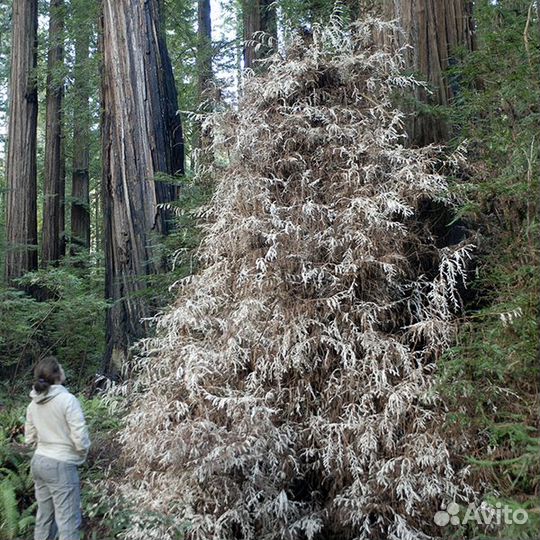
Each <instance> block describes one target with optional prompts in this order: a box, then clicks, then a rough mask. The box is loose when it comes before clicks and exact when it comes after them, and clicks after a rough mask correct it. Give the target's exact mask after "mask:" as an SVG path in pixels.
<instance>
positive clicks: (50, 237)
mask: <svg viewBox="0 0 540 540" xmlns="http://www.w3.org/2000/svg"><path fill="white" fill-rule="evenodd" d="M49 17H50V18H49V50H48V54H47V93H46V94H47V96H46V100H47V118H46V127H45V180H44V188H43V191H44V201H43V242H42V264H43V266H44V267H46V266H48V265H49V264H50V263H56V262H57V261H58V260H59V259H60V257H61V256H62V255H64V254H65V233H64V229H65V219H64V198H65V197H64V195H65V158H64V144H63V129H62V116H63V101H64V81H63V73H62V71H63V66H64V0H51V5H50V14H49Z"/></svg>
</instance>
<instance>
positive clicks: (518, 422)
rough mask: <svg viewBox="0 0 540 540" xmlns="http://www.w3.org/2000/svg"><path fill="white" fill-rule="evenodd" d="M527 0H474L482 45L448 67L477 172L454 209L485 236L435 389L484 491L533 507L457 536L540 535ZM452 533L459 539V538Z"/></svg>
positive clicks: (538, 282) (537, 56) (537, 285)
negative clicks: (521, 518)
mask: <svg viewBox="0 0 540 540" xmlns="http://www.w3.org/2000/svg"><path fill="white" fill-rule="evenodd" d="M530 5H531V3H530V2H527V1H524V0H520V1H517V2H512V3H510V2H497V3H494V2H489V1H488V0H480V1H478V2H477V3H475V10H476V11H475V13H476V19H477V22H478V28H477V37H478V44H477V50H476V51H475V52H474V53H472V54H468V55H466V56H465V57H464V59H463V60H462V62H461V63H460V64H459V65H458V66H456V67H455V68H454V69H453V71H452V76H453V77H454V78H455V79H454V80H456V81H459V84H460V92H459V95H458V96H457V97H456V102H455V103H454V106H453V107H451V108H450V109H449V111H448V118H449V119H450V121H451V123H452V127H453V130H454V132H455V133H458V134H459V135H458V136H456V139H455V140H454V141H453V143H454V144H455V145H456V146H457V145H458V144H461V143H463V142H464V141H465V142H466V144H467V146H468V148H469V156H468V160H469V164H470V171H469V172H468V177H467V179H466V181H465V182H463V183H461V184H460V185H459V186H458V187H457V188H456V189H457V191H458V194H459V196H460V197H461V198H462V201H463V203H462V205H461V208H460V209H459V210H458V212H457V218H459V219H461V220H463V221H464V222H465V223H466V224H467V226H468V227H469V229H471V231H472V240H471V241H472V242H474V243H475V244H476V245H477V250H476V267H475V268H473V269H472V270H471V280H470V283H469V293H468V294H469V297H470V298H471V299H470V301H469V303H468V305H467V306H466V311H465V314H464V316H463V318H462V319H461V320H460V321H459V324H458V334H457V340H456V343H455V346H454V347H452V348H451V349H450V350H449V351H448V352H447V353H446V354H445V356H444V358H443V360H442V362H441V364H440V381H439V388H440V391H441V393H442V395H443V397H444V398H445V400H446V402H447V405H448V407H449V416H448V417H449V430H450V432H451V429H452V425H456V424H457V425H458V427H459V429H462V428H465V429H466V430H467V433H468V434H469V435H468V448H467V451H466V455H465V456H463V458H464V460H465V461H466V462H468V463H469V465H470V467H471V473H472V478H473V479H474V481H475V485H476V487H477V488H478V490H479V493H480V494H481V495H482V497H483V499H484V500H486V501H489V502H490V503H491V504H492V505H496V504H499V505H503V506H504V505H508V506H509V507H511V508H514V509H517V508H521V509H525V510H527V512H528V516H529V519H528V521H527V522H526V523H525V524H523V525H516V524H506V525H503V526H501V527H496V528H495V529H493V530H491V531H490V530H487V531H486V530H482V529H481V528H480V527H478V528H477V529H474V528H470V529H469V530H463V529H459V530H457V531H454V532H455V534H457V535H458V536H457V537H459V538H475V539H481V538H482V539H487V538H512V539H527V538H537V537H538V531H539V530H540V519H539V518H540V503H539V498H538V495H539V488H540V439H539V432H538V425H539V403H538V390H539V388H538V385H539V368H540V366H539V352H538V344H539V333H538V302H539V300H538V298H539V291H540V268H539V264H538V263H539V260H540V252H539V245H538V237H539V232H540V231H539V223H538V211H539V208H538V194H539V184H538V181H539V177H540V170H539V169H540V168H539V163H540V155H539V154H540V150H539V148H540V145H539V142H540V141H539V139H540V136H539V134H538V125H540V108H539V103H540V85H539V83H538V77H537V74H536V72H537V66H538V65H539V60H540V49H539V37H540V36H539V35H538V31H537V28H536V26H537V23H534V24H535V26H534V28H533V27H532V26H531V24H532V21H531V9H530ZM457 537H456V538H457Z"/></svg>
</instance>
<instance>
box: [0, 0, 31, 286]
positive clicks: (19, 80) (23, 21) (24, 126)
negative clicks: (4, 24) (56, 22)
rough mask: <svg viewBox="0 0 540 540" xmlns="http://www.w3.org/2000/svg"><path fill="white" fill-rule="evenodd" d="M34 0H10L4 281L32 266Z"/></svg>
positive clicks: (9, 280)
mask: <svg viewBox="0 0 540 540" xmlns="http://www.w3.org/2000/svg"><path fill="white" fill-rule="evenodd" d="M37 28H38V9H37V0H14V1H13V16H12V37H11V40H12V41H11V84H10V91H9V125H8V148H7V159H6V255H5V277H6V281H7V283H8V284H12V283H13V280H14V279H16V278H18V277H20V276H22V275H23V274H24V273H25V272H28V271H31V270H35V269H36V268H37V202H36V200H37V180H36V133H37V113H38V99H37V81H36V73H35V70H36V66H37Z"/></svg>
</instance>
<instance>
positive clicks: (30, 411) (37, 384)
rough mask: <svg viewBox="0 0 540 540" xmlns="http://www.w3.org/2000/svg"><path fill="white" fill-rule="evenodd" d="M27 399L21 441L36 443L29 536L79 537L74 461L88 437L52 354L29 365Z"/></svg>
mask: <svg viewBox="0 0 540 540" xmlns="http://www.w3.org/2000/svg"><path fill="white" fill-rule="evenodd" d="M34 378H35V381H34V384H33V389H32V391H31V392H30V397H31V398H32V401H31V402H30V404H29V405H28V407H27V409H26V422H25V427H24V435H25V440H26V443H27V444H29V445H32V446H33V445H36V449H35V452H34V455H33V456H32V459H31V462H30V472H31V475H32V478H33V480H34V485H35V493H36V500H37V506H38V507H37V515H36V524H35V529H34V540H49V539H54V538H56V535H57V534H58V535H59V540H76V539H79V538H80V527H81V497H80V482H79V473H78V469H77V467H78V466H79V465H81V464H82V463H84V461H85V460H86V457H87V455H88V449H89V447H90V439H89V436H88V429H87V426H86V422H85V418H84V414H83V411H82V408H81V404H80V403H79V400H78V399H77V398H76V397H75V396H74V395H73V394H71V393H70V392H69V391H68V390H67V389H66V388H65V387H64V386H63V384H64V382H65V378H66V377H65V374H64V370H63V368H62V366H61V365H60V364H59V363H58V361H57V359H56V358H55V357H52V356H50V357H47V358H44V359H43V360H41V361H40V362H39V363H38V364H37V365H36V367H35V369H34Z"/></svg>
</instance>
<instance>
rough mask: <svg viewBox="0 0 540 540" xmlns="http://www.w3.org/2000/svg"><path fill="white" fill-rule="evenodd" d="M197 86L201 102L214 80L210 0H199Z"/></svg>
mask: <svg viewBox="0 0 540 540" xmlns="http://www.w3.org/2000/svg"><path fill="white" fill-rule="evenodd" d="M197 37H198V42H197V77H198V79H197V83H198V84H197V86H198V94H199V102H201V101H203V100H204V98H203V94H204V91H205V90H206V89H207V88H208V84H209V82H210V81H211V80H212V75H213V70H212V18H211V12H210V0H199V1H198V26H197Z"/></svg>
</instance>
